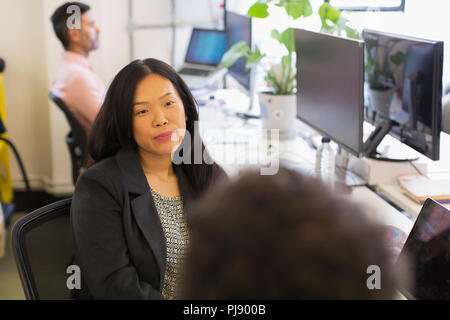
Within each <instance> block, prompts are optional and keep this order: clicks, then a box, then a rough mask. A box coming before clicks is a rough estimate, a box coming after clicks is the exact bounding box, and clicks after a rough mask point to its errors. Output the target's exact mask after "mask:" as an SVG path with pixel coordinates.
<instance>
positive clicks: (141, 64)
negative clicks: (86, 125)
mask: <svg viewBox="0 0 450 320" xmlns="http://www.w3.org/2000/svg"><path fill="white" fill-rule="evenodd" d="M152 73H155V74H159V75H160V76H163V77H164V78H166V79H168V80H170V82H172V84H173V86H174V87H175V89H176V90H177V92H178V94H179V95H180V97H181V99H182V101H183V105H184V111H185V114H186V119H187V121H186V130H187V131H188V132H189V134H190V135H186V136H187V137H189V136H190V139H191V141H190V143H188V145H189V146H192V147H193V146H199V145H200V146H201V151H202V154H206V155H207V157H208V156H209V155H208V154H207V151H206V149H205V146H204V144H203V142H202V141H201V138H200V136H199V134H198V130H197V129H198V128H197V129H195V127H196V125H197V124H198V112H197V107H196V106H197V103H196V101H195V99H194V97H193V96H192V93H191V91H190V90H189V88H188V86H187V85H186V83H185V82H184V81H183V79H181V77H180V76H179V75H178V73H177V72H176V71H175V70H174V69H173V68H172V67H171V66H170V65H168V64H166V63H165V62H163V61H160V60H157V59H145V60H135V61H133V62H131V63H130V64H128V65H127V66H125V67H124V68H123V69H122V70H121V71H120V72H119V73H118V74H117V75H116V76H115V77H114V80H113V81H112V83H111V85H110V86H109V89H108V91H107V93H106V97H105V100H104V102H103V105H102V107H101V109H100V112H99V114H98V116H97V118H96V119H95V122H94V124H93V126H92V129H91V132H90V135H89V153H90V156H91V158H92V159H93V160H94V163H95V162H99V161H101V160H103V159H105V158H108V157H111V156H114V155H115V154H116V153H117V152H118V151H119V150H120V149H122V148H123V147H126V146H133V147H134V148H136V150H137V144H136V141H135V140H134V138H133V135H132V132H133V113H132V111H133V103H134V94H135V90H136V87H137V85H138V83H139V81H141V80H142V79H143V78H144V77H146V76H147V75H149V74H152ZM194 129H195V130H194ZM194 141H195V143H194ZM182 145H183V143H182ZM184 151H186V150H183V151H182V152H184ZM187 151H191V150H187ZM194 153H195V152H190V154H191V156H190V161H187V163H186V161H185V162H182V163H181V164H179V166H181V168H182V170H183V171H184V173H185V174H186V176H187V177H188V179H189V180H190V182H191V184H192V186H193V188H194V190H195V191H196V193H197V195H199V194H202V193H203V191H204V190H206V189H207V187H208V186H209V185H210V183H211V182H213V180H214V179H215V178H218V177H219V176H223V175H224V171H223V170H222V168H220V166H219V165H217V164H216V163H214V162H212V163H211V162H210V161H207V163H206V162H205V161H203V157H202V161H201V163H199V164H194ZM209 159H210V158H209Z"/></svg>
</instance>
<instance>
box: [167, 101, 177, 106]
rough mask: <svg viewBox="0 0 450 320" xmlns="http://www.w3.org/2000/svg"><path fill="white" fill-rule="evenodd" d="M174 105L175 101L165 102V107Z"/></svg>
mask: <svg viewBox="0 0 450 320" xmlns="http://www.w3.org/2000/svg"><path fill="white" fill-rule="evenodd" d="M174 103H175V101H168V102H166V106H171V105H173V104H174Z"/></svg>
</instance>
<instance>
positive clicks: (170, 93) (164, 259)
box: [71, 59, 225, 299]
mask: <svg viewBox="0 0 450 320" xmlns="http://www.w3.org/2000/svg"><path fill="white" fill-rule="evenodd" d="M197 121H198V113H197V109H196V103H195V100H194V98H193V96H192V94H191V93H190V91H189V89H188V87H187V86H186V84H185V83H184V82H183V80H182V79H181V78H180V76H179V75H178V74H177V73H176V71H175V70H174V69H173V68H172V67H170V66H169V65H167V64H166V63H164V62H162V61H159V60H156V59H146V60H136V61H133V62H131V63H130V64H129V65H127V66H126V67H125V68H123V69H122V70H121V71H120V72H119V73H118V74H117V76H116V77H115V78H114V80H113V81H112V83H111V85H110V87H109V89H108V92H107V94H106V97H105V101H104V103H103V106H102V108H101V110H100V112H99V115H98V116H97V118H96V120H95V123H94V125H93V128H92V130H91V133H90V137H89V152H90V155H91V157H92V159H93V160H94V164H93V165H92V166H91V167H90V168H89V169H88V170H86V171H85V172H84V173H83V174H82V175H81V176H80V177H79V179H78V181H77V184H76V187H75V193H74V196H73V200H72V207H71V223H72V232H73V240H74V245H75V261H76V264H77V265H79V267H80V270H81V277H82V288H81V294H80V296H81V297H90V298H94V299H162V298H163V299H173V298H176V297H175V295H174V292H175V291H176V287H177V280H178V279H179V277H178V274H179V272H180V270H179V266H180V265H181V262H182V260H183V256H184V250H185V248H186V246H187V245H188V244H189V227H188V219H189V214H188V212H189V210H188V207H189V205H190V203H192V201H193V200H194V199H195V198H197V197H198V196H199V195H201V194H202V193H203V192H204V191H205V190H207V189H208V188H209V187H210V186H211V185H212V183H213V182H215V181H216V180H217V179H218V178H219V177H222V176H225V173H224V171H223V170H222V169H221V168H220V167H219V166H218V165H217V164H215V163H214V162H212V161H211V160H210V158H208V154H207V151H206V149H205V147H204V145H203V143H202V142H201V139H200V137H199V135H198V130H196V127H197V126H196V124H197ZM195 148H197V149H198V150H196V152H194V151H193V149H195ZM199 152H200V153H201V157H198V156H195V155H196V153H197V154H198V153H199ZM177 156H178V160H179V159H182V161H174V159H175V157H177ZM208 160H209V161H208Z"/></svg>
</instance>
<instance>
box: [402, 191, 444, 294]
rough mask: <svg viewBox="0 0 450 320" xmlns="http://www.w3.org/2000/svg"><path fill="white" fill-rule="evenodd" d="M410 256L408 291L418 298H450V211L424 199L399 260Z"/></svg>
mask: <svg viewBox="0 0 450 320" xmlns="http://www.w3.org/2000/svg"><path fill="white" fill-rule="evenodd" d="M403 259H408V261H407V262H408V264H405V263H402V265H403V266H409V272H408V274H410V275H411V276H412V277H413V283H412V288H408V289H409V290H408V291H409V292H408V293H409V294H410V295H412V296H413V297H414V298H416V299H450V284H449V279H450V211H449V210H448V209H446V208H445V207H443V206H441V205H439V204H438V203H436V202H435V201H433V200H431V199H428V200H427V201H425V203H424V205H423V207H422V210H421V211H420V214H419V216H418V217H417V219H416V222H415V224H414V226H413V228H412V230H411V232H410V234H409V236H408V239H407V240H406V243H405V245H404V247H403V249H402V252H401V254H400V257H399V260H403ZM403 271H405V270H403Z"/></svg>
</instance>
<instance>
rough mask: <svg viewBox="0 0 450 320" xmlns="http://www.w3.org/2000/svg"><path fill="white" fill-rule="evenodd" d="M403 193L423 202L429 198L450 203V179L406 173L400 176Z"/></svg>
mask: <svg viewBox="0 0 450 320" xmlns="http://www.w3.org/2000/svg"><path fill="white" fill-rule="evenodd" d="M398 182H399V184H400V187H401V188H402V191H403V193H404V194H405V195H406V196H408V197H409V198H411V199H413V200H414V201H416V202H418V203H420V204H423V203H424V202H425V200H426V199H427V198H432V199H433V200H436V201H437V202H440V203H450V179H446V180H431V179H428V178H427V177H425V176H421V175H406V176H400V177H399V178H398Z"/></svg>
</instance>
